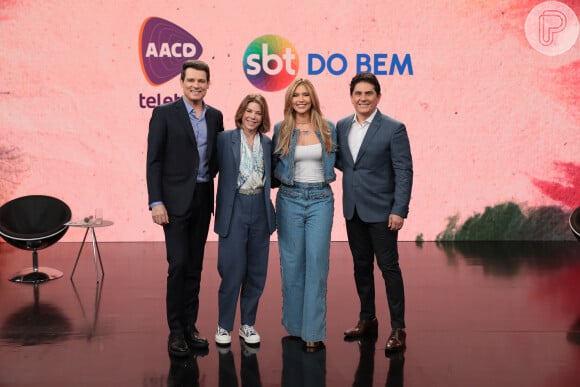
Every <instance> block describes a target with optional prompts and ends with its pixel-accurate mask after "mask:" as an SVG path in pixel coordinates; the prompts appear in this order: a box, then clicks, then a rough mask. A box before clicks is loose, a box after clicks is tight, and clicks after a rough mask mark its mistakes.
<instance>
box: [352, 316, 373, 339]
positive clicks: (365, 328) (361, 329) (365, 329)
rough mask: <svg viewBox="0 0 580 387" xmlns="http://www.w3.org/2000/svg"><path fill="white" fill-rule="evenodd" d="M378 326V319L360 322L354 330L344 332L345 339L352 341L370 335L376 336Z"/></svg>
mask: <svg viewBox="0 0 580 387" xmlns="http://www.w3.org/2000/svg"><path fill="white" fill-rule="evenodd" d="M378 326H379V322H378V321H377V318H376V317H375V318H373V319H370V320H359V321H358V323H357V324H356V326H355V327H354V328H350V329H347V330H346V331H344V338H345V339H352V338H357V337H362V336H365V335H369V334H376V333H377V328H378Z"/></svg>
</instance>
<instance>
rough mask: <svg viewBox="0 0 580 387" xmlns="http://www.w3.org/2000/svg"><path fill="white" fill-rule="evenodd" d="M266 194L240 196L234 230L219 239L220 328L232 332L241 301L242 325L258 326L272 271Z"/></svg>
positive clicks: (237, 198) (233, 215) (236, 208)
mask: <svg viewBox="0 0 580 387" xmlns="http://www.w3.org/2000/svg"><path fill="white" fill-rule="evenodd" d="M264 202H265V200H264V193H263V192H262V193H261V194H258V195H241V194H237V195H236V200H235V204H234V209H233V212H232V219H231V223H230V231H229V234H228V235H227V237H221V236H220V239H219V249H218V272H219V274H220V277H221V284H220V288H219V292H218V306H219V321H218V324H219V326H220V327H222V328H224V329H226V330H228V331H231V330H232V329H233V325H234V318H235V315H236V305H237V303H238V296H239V298H240V314H241V316H240V319H241V323H242V324H247V325H254V324H255V322H256V314H257V312H258V303H259V301H260V297H261V296H262V292H263V291H264V285H265V284H266V274H267V272H268V253H269V252H270V232H269V231H268V218H267V215H266V207H265V206H264Z"/></svg>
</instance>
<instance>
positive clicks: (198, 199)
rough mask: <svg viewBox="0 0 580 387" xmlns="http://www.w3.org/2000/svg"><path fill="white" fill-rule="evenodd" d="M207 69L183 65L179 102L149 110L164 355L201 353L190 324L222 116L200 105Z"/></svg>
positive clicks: (149, 183)
mask: <svg viewBox="0 0 580 387" xmlns="http://www.w3.org/2000/svg"><path fill="white" fill-rule="evenodd" d="M209 85H210V74H209V66H208V65H207V64H206V63H204V62H202V61H187V62H185V63H184V64H183V66H182V70H181V87H182V89H183V97H182V98H181V99H179V100H177V101H174V102H171V103H168V104H165V105H162V106H158V107H156V108H155V109H153V113H152V115H151V120H150V122H149V135H148V139H147V189H148V194H149V206H150V209H151V215H152V218H153V222H155V223H156V224H159V225H162V226H163V231H164V233H165V246H166V250H167V262H168V264H169V268H168V275H167V295H166V303H167V321H168V324H169V331H170V334H169V341H168V350H169V353H170V354H172V355H175V356H187V355H188V354H189V349H190V347H191V348H196V349H199V348H202V349H203V348H207V347H208V342H207V340H206V339H205V338H203V337H201V336H200V334H199V332H198V330H197V328H196V326H195V323H196V321H197V314H198V309H199V289H200V282H201V271H202V266H203V254H204V249H205V243H206V239H207V234H208V230H209V223H210V219H211V214H212V212H213V197H214V190H213V178H214V177H215V175H216V174H217V159H216V143H217V135H218V133H219V132H221V131H223V130H224V125H223V116H222V113H221V112H220V111H219V110H217V109H215V108H213V107H211V106H209V105H207V104H205V102H204V97H205V95H206V93H207V90H208V88H209Z"/></svg>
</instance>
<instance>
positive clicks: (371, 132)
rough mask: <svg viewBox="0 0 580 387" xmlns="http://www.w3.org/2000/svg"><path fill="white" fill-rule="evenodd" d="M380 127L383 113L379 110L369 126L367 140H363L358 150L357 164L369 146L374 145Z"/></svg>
mask: <svg viewBox="0 0 580 387" xmlns="http://www.w3.org/2000/svg"><path fill="white" fill-rule="evenodd" d="M380 127H381V112H380V111H378V110H377V114H376V115H375V118H374V119H373V121H372V122H371V124H370V125H369V128H368V130H367V133H366V134H365V138H363V142H362V144H361V146H360V149H359V150H358V155H357V157H356V161H355V164H356V162H358V160H360V158H361V157H362V156H363V155H364V153H365V151H366V150H367V148H368V147H369V145H370V144H372V141H373V138H374V137H375V135H376V134H377V132H378V130H379V129H380Z"/></svg>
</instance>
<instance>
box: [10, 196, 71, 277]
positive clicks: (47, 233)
mask: <svg viewBox="0 0 580 387" xmlns="http://www.w3.org/2000/svg"><path fill="white" fill-rule="evenodd" d="M71 216H72V214H71V210H70V208H69V206H68V205H67V204H66V203H64V202H63V201H62V200H60V199H57V198H54V197H52V196H44V195H30V196H23V197H20V198H17V199H14V200H11V201H9V202H7V203H5V204H4V205H3V206H2V207H0V236H2V238H4V240H6V242H8V243H9V244H11V245H12V246H14V247H17V248H19V249H24V250H32V267H31V268H26V269H24V270H22V271H20V272H19V273H16V274H15V275H14V276H13V277H12V278H11V279H10V280H11V281H13V282H24V283H39V282H46V281H49V280H52V279H56V278H60V277H62V275H63V274H62V272H60V271H58V270H55V269H52V268H48V267H39V266H38V252H37V250H41V249H44V248H46V247H48V246H51V245H53V244H54V243H56V242H58V241H59V240H60V238H62V237H63V235H64V234H65V233H66V231H67V230H68V226H67V225H66V223H67V222H69V221H70V220H71Z"/></svg>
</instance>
